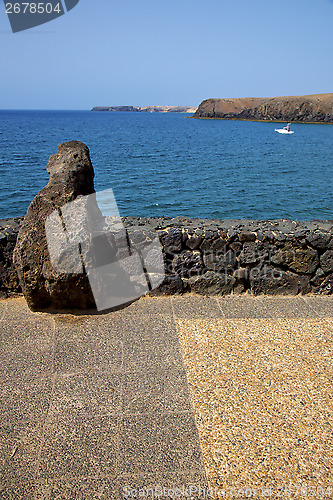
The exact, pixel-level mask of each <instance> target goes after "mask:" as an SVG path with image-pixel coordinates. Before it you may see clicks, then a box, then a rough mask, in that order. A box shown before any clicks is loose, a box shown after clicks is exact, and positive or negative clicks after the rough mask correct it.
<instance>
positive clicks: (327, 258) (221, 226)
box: [0, 217, 333, 298]
mask: <svg viewBox="0 0 333 500" xmlns="http://www.w3.org/2000/svg"><path fill="white" fill-rule="evenodd" d="M22 222H23V217H17V218H14V219H3V220H0V297H2V298H5V297H10V296H15V295H17V294H21V293H22V290H21V287H20V283H19V279H18V275H17V272H16V269H15V266H14V264H13V251H14V247H15V244H16V239H17V235H18V232H19V229H20V227H21V225H22ZM123 223H124V225H125V227H126V229H128V230H130V232H131V238H132V236H133V235H135V234H136V233H137V234H138V235H139V233H140V234H141V236H144V237H145V238H147V239H149V238H152V237H153V236H155V235H156V234H158V236H159V239H160V242H161V244H162V247H163V256H164V263H165V274H166V276H165V280H164V282H163V283H162V285H160V287H159V288H158V289H156V290H154V291H153V292H151V295H160V294H162V295H165V294H166V295H168V294H183V293H186V292H192V293H198V294H203V295H227V294H241V293H251V294H253V295H259V294H268V295H297V294H309V293H314V294H322V295H329V294H332V293H333V220H332V221H319V220H318V221H317V220H316V221H311V222H297V221H294V222H293V221H290V220H276V221H260V220H253V221H248V220H208V219H190V218H187V217H176V218H171V217H160V218H154V217H151V218H149V217H141V218H138V217H124V218H123Z"/></svg>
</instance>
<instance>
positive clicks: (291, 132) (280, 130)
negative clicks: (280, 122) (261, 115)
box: [275, 128, 294, 135]
mask: <svg viewBox="0 0 333 500" xmlns="http://www.w3.org/2000/svg"><path fill="white" fill-rule="evenodd" d="M275 132H278V133H279V134H288V135H289V134H293V133H294V131H293V130H285V129H284V128H276V129H275Z"/></svg>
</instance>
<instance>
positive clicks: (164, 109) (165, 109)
mask: <svg viewBox="0 0 333 500" xmlns="http://www.w3.org/2000/svg"><path fill="white" fill-rule="evenodd" d="M196 110H197V108H196V107H193V106H192V107H190V106H144V107H141V106H95V107H94V108H92V110H91V111H113V112H117V111H118V112H119V111H122V112H129V113H195V112H196Z"/></svg>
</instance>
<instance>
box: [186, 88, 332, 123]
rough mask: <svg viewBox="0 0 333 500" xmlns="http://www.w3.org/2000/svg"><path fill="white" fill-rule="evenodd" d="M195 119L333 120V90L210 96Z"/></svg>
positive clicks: (327, 121)
mask: <svg viewBox="0 0 333 500" xmlns="http://www.w3.org/2000/svg"><path fill="white" fill-rule="evenodd" d="M194 118H221V119H237V120H264V121H286V122H318V123H333V93H332V94H313V95H307V96H291V97H288V96H284V97H271V98H267V97H266V98H265V97H263V98H262V97H244V98H240V99H207V100H205V101H203V102H202V103H201V104H200V106H199V107H198V109H197V111H196V113H195V114H194Z"/></svg>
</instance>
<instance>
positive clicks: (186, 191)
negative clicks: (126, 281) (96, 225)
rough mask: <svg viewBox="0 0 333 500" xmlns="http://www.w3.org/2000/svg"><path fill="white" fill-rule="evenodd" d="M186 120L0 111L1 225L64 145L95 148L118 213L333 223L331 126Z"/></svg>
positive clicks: (22, 209)
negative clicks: (282, 129)
mask: <svg viewBox="0 0 333 500" xmlns="http://www.w3.org/2000/svg"><path fill="white" fill-rule="evenodd" d="M275 128H279V125H278V124H276V123H262V122H245V121H232V120H195V119H191V118H189V117H188V115H186V114H178V113H170V114H158V113H111V112H90V111H0V171H1V188H0V218H7V217H16V216H21V215H24V214H25V213H26V211H27V208H28V206H29V203H30V202H31V200H32V199H33V197H34V196H35V195H36V193H37V192H38V191H39V190H40V189H42V188H43V187H44V186H45V185H46V183H47V182H48V174H47V172H46V164H47V161H48V158H49V156H50V155H51V154H53V153H56V152H57V149H58V145H59V144H60V143H61V142H65V141H70V140H74V139H75V140H80V141H82V142H84V143H86V144H87V146H88V147H89V149H90V155H91V160H92V163H93V166H94V169H95V188H96V191H101V190H104V189H109V188H112V189H113V192H114V195H115V197H116V200H117V204H118V208H119V211H120V215H122V216H126V215H134V216H140V217H141V216H149V217H152V216H162V215H164V216H170V217H173V216H177V215H182V216H188V217H202V218H209V219H216V218H220V219H239V218H245V219H282V218H288V219H292V220H313V219H333V181H332V179H333V154H332V153H333V125H322V124H316V125H313V124H293V125H292V129H293V130H294V131H295V133H294V135H290V136H287V135H280V134H277V133H276V132H274V129H275Z"/></svg>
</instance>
